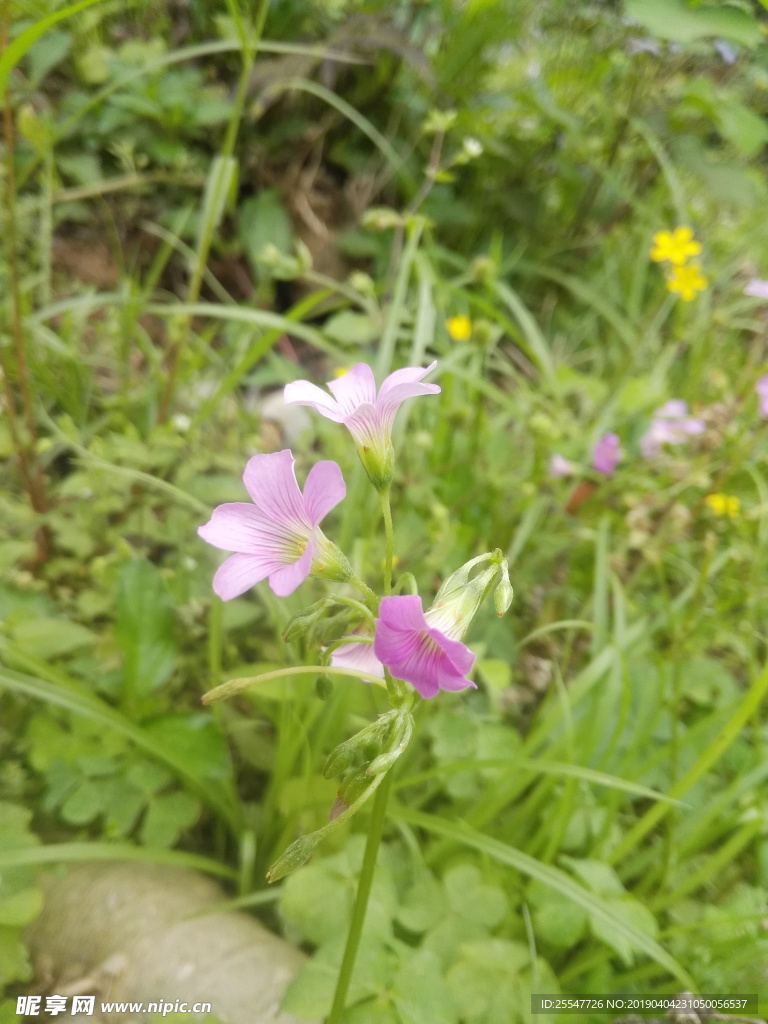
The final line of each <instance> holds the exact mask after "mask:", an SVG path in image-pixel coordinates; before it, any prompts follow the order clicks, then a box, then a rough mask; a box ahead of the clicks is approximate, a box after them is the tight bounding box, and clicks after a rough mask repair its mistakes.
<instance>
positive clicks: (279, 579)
mask: <svg viewBox="0 0 768 1024" xmlns="http://www.w3.org/2000/svg"><path fill="white" fill-rule="evenodd" d="M314 554H315V545H314V544H313V543H312V541H310V542H309V543H308V544H307V546H306V548H305V550H304V554H303V555H302V556H301V558H299V559H297V560H296V561H295V562H293V563H291V565H281V566H280V568H279V569H277V571H276V572H272V573H270V576H269V585H270V587H271V588H272V593H273V594H277V596H278V597H288V595H289V594H292V593H293V592H294V590H295V589H296V588H297V587H298V586H299V585H300V584H302V583H303V582H304V580H305V579H306V578H307V576H309V570H310V569H311V568H312V558H313V557H314Z"/></svg>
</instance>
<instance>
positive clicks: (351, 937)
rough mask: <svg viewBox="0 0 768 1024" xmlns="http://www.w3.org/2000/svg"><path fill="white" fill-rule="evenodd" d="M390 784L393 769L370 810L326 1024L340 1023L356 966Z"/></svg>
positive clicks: (377, 793)
mask: <svg viewBox="0 0 768 1024" xmlns="http://www.w3.org/2000/svg"><path fill="white" fill-rule="evenodd" d="M391 787H392V771H391V770H390V771H388V772H387V774H386V775H385V777H384V780H383V782H382V783H381V785H380V786H379V788H378V789H377V790H376V795H375V797H374V798H373V808H372V810H371V820H370V822H369V824H368V840H367V842H366V844H365V854H364V856H363V865H362V867H361V868H360V877H359V878H358V880H357V893H356V895H355V905H354V907H353V908H352V920H351V921H350V923H349V932H348V934H347V944H346V946H345V947H344V957H343V959H342V961H341V967H340V969H339V977H338V979H337V981H336V991H335V993H334V996H333V1006H332V1007H331V1012H330V1014H329V1016H328V1020H327V1022H326V1024H339V1021H340V1020H341V1017H342V1014H343V1013H344V1003H345V1001H346V998H347V992H348V991H349V983H350V981H351V980H352V971H353V970H354V967H355V959H356V957H357V949H358V946H359V945H360V937H361V935H362V934H363V924H364V923H365V912H366V910H367V909H368V897H369V896H370V894H371V885H372V883H373V875H374V871H375V869H376V855H377V854H378V852H379V844H380V843H381V835H382V832H383V831H384V821H385V820H386V817H387V800H388V799H389V791H390V789H391Z"/></svg>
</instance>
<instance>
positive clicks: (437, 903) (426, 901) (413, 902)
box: [397, 868, 448, 933]
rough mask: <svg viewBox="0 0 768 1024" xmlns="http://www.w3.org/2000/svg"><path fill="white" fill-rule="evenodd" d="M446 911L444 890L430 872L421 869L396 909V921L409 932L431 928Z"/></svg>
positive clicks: (418, 931) (446, 904)
mask: <svg viewBox="0 0 768 1024" xmlns="http://www.w3.org/2000/svg"><path fill="white" fill-rule="evenodd" d="M447 909H448V903H447V900H446V894H445V888H444V887H443V886H442V885H441V884H440V883H439V882H438V881H437V879H436V878H435V876H434V875H433V874H432V872H431V871H428V870H427V869H426V868H424V869H422V870H421V871H420V872H419V874H418V875H417V877H416V879H415V880H414V883H413V885H412V886H411V887H410V889H408V890H407V891H406V893H405V895H404V896H403V898H402V900H401V901H400V904H399V906H398V908H397V920H398V922H399V923H400V924H401V925H402V926H403V928H407V929H408V931H410V932H417V933H421V932H425V931H428V929H430V928H432V927H433V926H434V925H435V924H436V923H437V922H438V921H439V920H440V918H441V917H442V916H443V915H444V914H445V912H446V910H447Z"/></svg>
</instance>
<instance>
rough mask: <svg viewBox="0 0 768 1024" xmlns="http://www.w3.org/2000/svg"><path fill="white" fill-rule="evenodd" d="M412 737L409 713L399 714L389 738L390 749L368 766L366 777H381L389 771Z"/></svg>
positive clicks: (411, 717) (411, 718) (411, 719)
mask: <svg viewBox="0 0 768 1024" xmlns="http://www.w3.org/2000/svg"><path fill="white" fill-rule="evenodd" d="M412 735H413V716H412V715H411V714H410V713H409V712H407V711H406V712H405V713H403V714H400V715H399V716H398V718H397V719H396V721H395V724H394V726H393V727H392V734H391V736H390V747H389V750H386V751H385V752H384V753H383V754H379V756H378V757H375V758H374V759H373V761H371V763H370V764H369V765H368V771H367V772H366V774H367V775H382V774H383V773H384V772H387V771H389V769H390V768H391V767H392V765H393V764H394V763H395V761H396V760H397V759H398V758H399V757H400V755H401V754H402V753H403V751H404V750H405V748H406V747H407V746H408V744H409V743H410V742H411V736H412Z"/></svg>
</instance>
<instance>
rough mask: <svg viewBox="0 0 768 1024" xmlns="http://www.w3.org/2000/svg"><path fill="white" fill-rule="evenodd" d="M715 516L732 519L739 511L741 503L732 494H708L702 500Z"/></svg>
mask: <svg viewBox="0 0 768 1024" xmlns="http://www.w3.org/2000/svg"><path fill="white" fill-rule="evenodd" d="M704 501H705V503H706V504H707V505H709V507H710V508H711V509H712V511H713V512H714V513H715V515H716V516H728V518H729V519H734V518H735V517H736V516H737V515H738V514H739V511H740V509H741V502H740V501H739V499H738V498H737V497H736V496H735V495H733V494H708V495H707V496H706V498H705V499H704Z"/></svg>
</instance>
